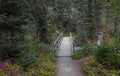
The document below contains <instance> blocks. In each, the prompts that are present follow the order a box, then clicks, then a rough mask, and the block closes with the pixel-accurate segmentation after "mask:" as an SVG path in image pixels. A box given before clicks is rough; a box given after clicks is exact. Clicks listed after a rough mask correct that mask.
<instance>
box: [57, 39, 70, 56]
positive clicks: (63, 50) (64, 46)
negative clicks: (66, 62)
mask: <svg viewBox="0 0 120 76" xmlns="http://www.w3.org/2000/svg"><path fill="white" fill-rule="evenodd" d="M71 55H72V51H71V46H70V37H63V39H62V41H61V45H60V48H59V50H58V53H57V56H71Z"/></svg>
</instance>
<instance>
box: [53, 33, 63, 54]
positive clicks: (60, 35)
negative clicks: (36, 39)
mask: <svg viewBox="0 0 120 76" xmlns="http://www.w3.org/2000/svg"><path fill="white" fill-rule="evenodd" d="M62 38H63V33H62V32H61V33H60V34H59V36H58V37H57V39H56V40H55V41H54V55H56V53H57V50H59V48H60V43H61V40H62Z"/></svg>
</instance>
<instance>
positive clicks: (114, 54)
mask: <svg viewBox="0 0 120 76" xmlns="http://www.w3.org/2000/svg"><path fill="white" fill-rule="evenodd" d="M95 57H96V59H97V61H98V62H100V63H102V64H104V65H106V67H107V68H116V69H120V45H119V44H117V45H101V46H99V47H98V48H97V51H96V54H95Z"/></svg>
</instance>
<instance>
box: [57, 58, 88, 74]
mask: <svg viewBox="0 0 120 76" xmlns="http://www.w3.org/2000/svg"><path fill="white" fill-rule="evenodd" d="M83 61H84V59H80V60H73V59H72V58H71V57H58V58H57V74H56V76H87V75H86V74H85V73H84V72H83V71H82V67H83V63H84V62H83Z"/></svg>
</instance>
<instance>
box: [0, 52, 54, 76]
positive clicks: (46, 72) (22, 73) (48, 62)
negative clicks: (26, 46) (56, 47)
mask: <svg viewBox="0 0 120 76" xmlns="http://www.w3.org/2000/svg"><path fill="white" fill-rule="evenodd" d="M55 68H56V67H55V57H54V54H53V52H52V51H49V52H46V51H42V52H41V53H39V57H38V58H37V60H36V61H35V62H34V63H32V64H31V65H29V66H27V67H26V68H24V67H23V66H20V63H12V62H9V64H8V65H7V67H6V68H5V69H3V70H1V69H0V76H54V75H55Z"/></svg>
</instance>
